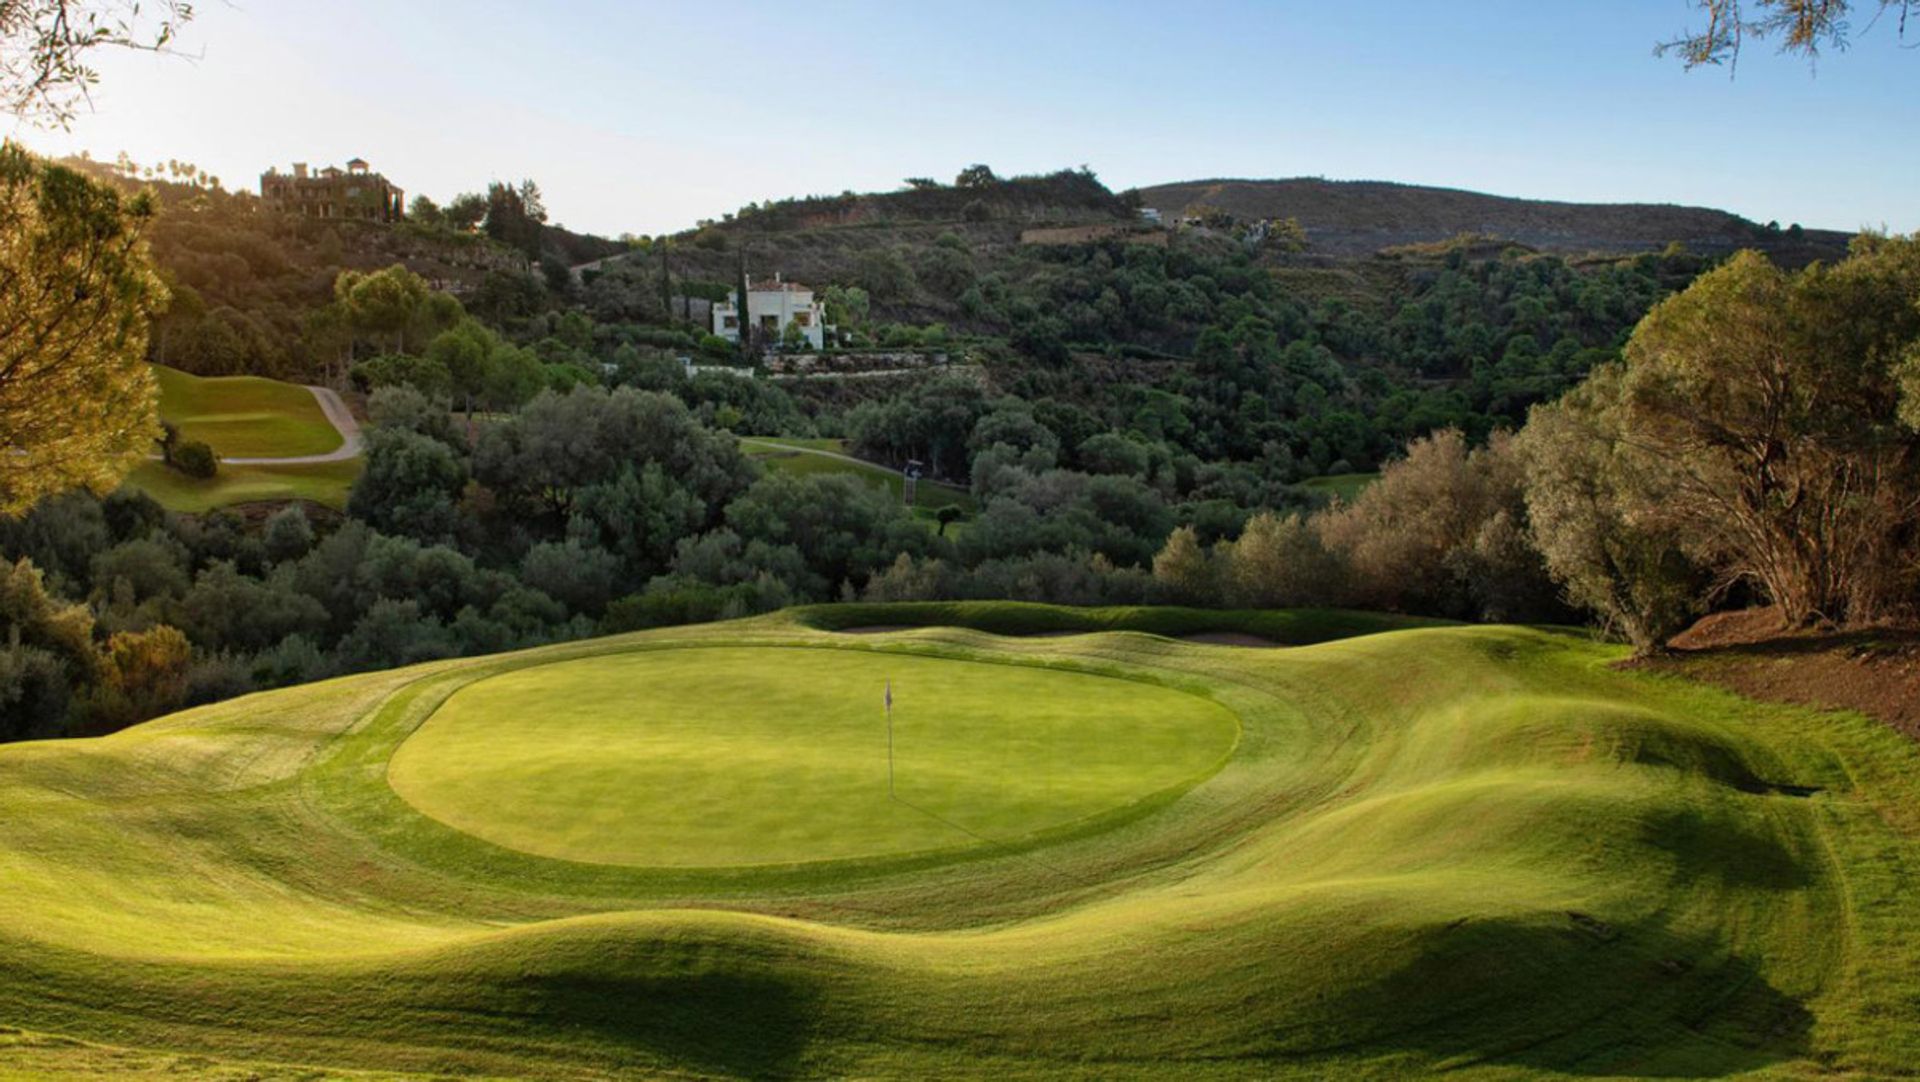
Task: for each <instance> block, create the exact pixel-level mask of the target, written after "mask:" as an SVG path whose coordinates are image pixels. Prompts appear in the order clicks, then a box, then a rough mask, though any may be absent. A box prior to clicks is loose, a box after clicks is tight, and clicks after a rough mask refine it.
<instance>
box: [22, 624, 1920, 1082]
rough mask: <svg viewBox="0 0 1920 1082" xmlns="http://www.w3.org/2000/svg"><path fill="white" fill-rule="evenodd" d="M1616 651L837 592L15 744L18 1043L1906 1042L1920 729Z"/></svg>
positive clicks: (1704, 1059)
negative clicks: (1227, 641) (1641, 665)
mask: <svg viewBox="0 0 1920 1082" xmlns="http://www.w3.org/2000/svg"><path fill="white" fill-rule="evenodd" d="M832 628H847V629H859V630H860V631H861V632H862V633H860V634H849V633H844V632H839V631H834V630H831V629H832ZM989 629H990V630H989ZM1209 632H1211V633H1216V634H1219V633H1235V634H1238V635H1242V636H1245V635H1259V636H1260V637H1261V638H1263V639H1265V640H1267V641H1269V642H1274V643H1286V644H1287V645H1286V646H1284V647H1280V648H1273V649H1248V648H1244V647H1240V646H1232V645H1211V644H1207V643H1202V642H1190V641H1185V640H1184V639H1183V638H1181V637H1180V636H1188V635H1195V634H1202V633H1209ZM1623 656H1624V651H1623V650H1621V649H1619V648H1616V647H1612V646H1606V645H1601V644H1597V643H1595V642H1593V641H1591V640H1590V639H1589V638H1588V637H1587V636H1585V635H1584V634H1576V633H1570V632H1563V631H1555V630H1549V629H1530V628H1519V627H1488V626H1452V625H1436V624H1433V623H1432V622H1430V621H1409V620H1402V619H1399V618H1395V617H1388V616H1377V615H1366V614H1354V613H1339V612H1315V611H1304V612H1249V613H1221V612H1203V611H1200V610H1183V609H1151V608H1141V609H1134V608H1111V609H1059V608H1051V607H1047V606H1039V605H1016V604H1003V603H940V604H926V605H898V606H886V605H852V606H823V607H818V608H809V609H799V610H789V611H786V612H781V613H775V614H771V615H768V616H763V617H756V618H753V619H749V620H740V621H733V622H728V623H718V624H709V625H700V626H690V627H675V628H666V629H659V630H654V631H648V632H641V633H636V634H631V635H622V636H614V637H610V638H604V639H598V640H591V641H584V642H575V643H565V644H559V645H554V646H548V647H542V648H539V649H536V650H528V651H521V652H518V653H513V654H503V655H497V656H491V657H479V658H468V659H459V660H448V661H438V662H432V663H428V664H423V665H418V666H413V667H410V668H405V669H398V670H393V671H389V672H377V673H367V674H362V675H358V676H351V677H346V678H343V679H337V680H330V681H325V682H322V683H317V684H312V685H307V686H302V687H297V688H290V689H286V690H281V691H274V692H268V693H264V694H258V695H251V696H247V697H244V698H240V699H234V700H230V701H227V702H222V703H218V704H215V705H211V706H206V707H200V708H196V709H193V710H188V711H184V712H181V713H178V714H175V715H172V716H169V717H165V718H161V719H158V720H156V721H153V722H149V723H146V724H144V725H140V726H136V727H134V728H132V729H128V730H126V731H123V732H120V733H116V734H114V735H112V736H109V737H105V738H101V739H93V740H65V741H46V742H40V743H25V744H13V745H7V746H4V747H0V889H3V890H4V899H5V903H6V904H5V905H0V1077H9V1072H11V1073H12V1075H15V1076H20V1077H45V1076H49V1075H51V1076H56V1077H71V1076H79V1077H91V1076H105V1077H114V1076H116V1075H118V1074H121V1073H123V1072H134V1073H135V1074H134V1076H135V1077H156V1078H158V1077H174V1078H183V1077H184V1078H201V1077H214V1078H220V1077H231V1078H246V1077H259V1078H269V1079H280V1078H286V1079H294V1078H325V1077H334V1076H335V1075H334V1072H349V1071H368V1072H375V1074H374V1075H373V1077H380V1078H420V1079H425V1078H446V1077H500V1078H539V1079H550V1078H559V1079H588V1078H634V1079H651V1078H660V1077H692V1078H716V1077H717V1078H789V1077H802V1078H847V1077H857V1078H929V1077H980V1076H987V1075H991V1076H999V1077H1005V1078H1009V1079H1025V1078H1059V1079H1076V1080H1077V1079H1090V1078H1099V1079H1103V1080H1104V1079H1140V1080H1146V1079H1160V1078H1169V1077H1175V1078H1182V1079H1187V1078H1197V1079H1260V1080H1265V1079H1274V1078H1281V1079H1301V1080H1307V1079H1314V1080H1318V1079H1326V1078H1339V1079H1376V1080H1395V1082H1397V1080H1401V1079H1407V1078H1417V1077H1427V1076H1431V1075H1435V1074H1442V1073H1444V1074H1446V1075H1447V1076H1448V1077H1450V1078H1463V1079H1473V1080H1486V1082H1513V1080H1522V1079H1541V1080H1548V1079H1552V1080H1565V1079H1574V1078H1580V1079H1603V1078H1646V1077H1658V1078H1674V1079H1680V1078H1745V1079H1754V1080H1760V1079H1784V1078H1795V1079H1797V1078H1815V1077H1822V1078H1824V1077H1834V1078H1858V1079H1868V1078H1872V1079H1880V1078H1895V1077H1911V1076H1912V1070H1913V1065H1914V1064H1916V1063H1920V930H1916V928H1915V922H1914V920H1913V919H1912V916H1911V914H1912V912H1913V899H1914V898H1915V897H1916V896H1920V810H1916V809H1920V752H1916V749H1915V748H1914V746H1913V744H1912V743H1911V742H1910V741H1908V740H1907V739H1906V738H1905V737H1902V736H1901V735H1899V734H1897V733H1894V732H1892V731H1890V730H1888V729H1887V728H1886V727H1884V726H1882V725H1880V724H1878V723H1875V722H1873V721H1870V720H1868V719H1866V718H1863V717H1859V716H1857V715H1847V714H1823V713H1818V712H1815V711H1811V710H1805V709H1800V708H1791V707H1784V706H1769V705H1762V704H1758V703H1754V702H1751V701H1748V700H1744V699H1741V698H1739V697H1737V696H1735V695H1732V694H1730V693H1728V692H1725V691H1721V690H1718V689H1715V688H1711V687H1706V686H1702V685H1695V684H1690V683H1686V682H1683V681H1680V680H1677V679H1674V678H1671V677H1663V676H1654V675H1649V674H1647V673H1644V672H1638V671H1627V670H1622V669H1619V668H1616V667H1615V666H1614V663H1615V662H1617V661H1619V660H1620V659H1621V658H1622V657H1623ZM889 680H891V681H892V684H893V690H894V697H895V713H894V722H895V726H894V727H895V733H894V735H895V740H896V744H895V766H896V778H895V781H896V792H895V797H896V799H891V800H890V799H889V798H888V797H887V794H886V773H885V768H886V750H885V749H886V745H885V736H886V727H885V713H884V706H883V694H884V689H885V687H886V685H887V681H889ZM9 1027H11V1029H9ZM13 1031H19V1032H13ZM349 1077H354V1076H351V1075H349Z"/></svg>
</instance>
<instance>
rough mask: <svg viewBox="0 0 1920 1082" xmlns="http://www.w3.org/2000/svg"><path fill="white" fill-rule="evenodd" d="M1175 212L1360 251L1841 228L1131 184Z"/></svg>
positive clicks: (1439, 196)
mask: <svg viewBox="0 0 1920 1082" xmlns="http://www.w3.org/2000/svg"><path fill="white" fill-rule="evenodd" d="M1133 191H1134V193H1135V194H1137V195H1138V196H1139V198H1140V201H1141V203H1142V205H1144V206H1149V207H1153V208H1155V209H1157V210H1159V211H1160V212H1161V214H1162V216H1163V217H1168V218H1172V217H1176V216H1179V215H1181V214H1184V213H1186V212H1188V211H1190V210H1191V209H1192V208H1194V207H1197V206H1200V205H1203V204H1204V205H1210V206H1213V207H1217V208H1219V209H1221V210H1224V211H1226V212H1228V213H1229V214H1232V215H1234V216H1235V217H1238V218H1245V219H1258V218H1297V219H1299V221H1300V224H1301V225H1302V226H1304V227H1305V228H1306V231H1307V238H1308V242H1309V245H1310V250H1312V251H1317V252H1321V253H1325V254H1336V255H1365V254H1370V253H1372V252H1375V251H1378V250H1380V249H1383V248H1391V247H1396V246H1400V245H1407V244H1427V243H1435V242H1440V241H1446V240H1449V239H1451V238H1453V237H1456V236H1459V235H1461V234H1479V235H1485V236H1494V237H1499V238H1501V239H1505V240H1510V241H1514V242H1517V243H1520V244H1524V245H1527V246H1529V247H1533V248H1538V249H1540V250H1542V251H1548V252H1557V253H1562V254H1585V253H1587V252H1618V251H1647V250H1657V249H1660V248H1664V247H1665V246H1666V245H1667V244H1669V243H1671V242H1674V241H1679V242H1681V243H1682V244H1685V245H1686V246H1687V247H1689V248H1691V249H1694V250H1696V251H1701V252H1705V253H1710V254H1718V253H1722V252H1726V251H1731V250H1733V249H1735V248H1741V247H1756V248H1760V249H1762V250H1764V251H1767V252H1768V253H1769V254H1773V255H1775V256H1776V257H1778V258H1781V259H1782V260H1783V261H1786V262H1806V261H1810V260H1811V259H1818V258H1831V257H1833V256H1837V255H1839V254H1841V253H1843V252H1844V251H1845V248H1846V242H1847V240H1848V237H1849V234H1847V233H1843V232H1840V231H1837V230H1829V229H1799V230H1797V231H1796V230H1795V229H1794V228H1792V227H1788V228H1786V229H1775V228H1770V227H1769V226H1768V225H1762V224H1759V223H1755V222H1753V221H1750V220H1749V219H1747V218H1744V217H1742V216H1740V215H1738V214H1735V213H1733V212H1731V211H1727V210H1721V209H1718V208H1713V207H1703V206H1694V205H1689V204H1682V203H1645V202H1623V203H1588V202H1575V201H1570V200H1555V199H1535V198H1529V197H1523V196H1510V195H1496V194H1493V193H1489V192H1482V191H1475V190H1472V189H1468V188H1454V187H1444V186H1438V185H1427V184H1411V183H1407V182H1403V181H1393V180H1330V179H1327V178H1325V177H1304V176H1303V177H1280V178H1270V179H1255V178H1239V177H1211V178H1207V179H1197V180H1183V181H1169V182H1165V183H1160V184H1153V185H1148V186H1145V187H1141V188H1136V189H1134V190H1133Z"/></svg>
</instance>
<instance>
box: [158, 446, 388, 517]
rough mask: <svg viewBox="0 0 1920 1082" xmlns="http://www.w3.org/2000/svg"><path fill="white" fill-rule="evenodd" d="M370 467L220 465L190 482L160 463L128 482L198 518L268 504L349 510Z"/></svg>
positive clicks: (348, 462) (351, 462)
mask: <svg viewBox="0 0 1920 1082" xmlns="http://www.w3.org/2000/svg"><path fill="white" fill-rule="evenodd" d="M364 468H366V459H364V458H349V459H345V460H343V461H340V462H313V463H303V464H297V465H291V466H237V465H234V464H233V463H230V462H222V463H221V464H220V472H218V473H216V474H214V475H213V476H212V477H208V478H204V479H202V478H198V477H188V476H187V475H186V474H184V473H181V472H180V471H179V470H175V469H170V468H168V467H167V466H166V465H164V464H163V463H160V462H152V461H148V462H142V463H140V464H139V465H138V466H135V467H134V468H133V472H132V473H129V474H128V475H127V480H126V483H127V484H129V485H132V486H133V487H135V488H138V489H140V490H142V491H144V492H145V493H146V494H147V495H149V496H152V497H153V498H154V499H156V500H158V501H160V503H161V505H162V506H164V507H166V508H167V510H169V511H186V512H190V513H194V514H198V513H200V512H203V511H211V510H213V509H214V508H216V507H229V506H232V505H233V504H236V503H256V502H262V501H269V500H272V501H281V500H312V501H313V502H314V503H319V504H325V505H326V506H328V507H335V508H344V507H346V506H347V494H348V493H349V492H350V491H351V490H352V488H353V482H354V479H355V478H357V477H359V476H360V471H361V470H362V469H364Z"/></svg>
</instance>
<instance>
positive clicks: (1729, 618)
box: [1630, 609, 1920, 740]
mask: <svg viewBox="0 0 1920 1082" xmlns="http://www.w3.org/2000/svg"><path fill="white" fill-rule="evenodd" d="M1669 645H1670V646H1671V647H1672V648H1673V650H1674V653H1673V654H1671V655H1669V656H1667V657H1663V658H1653V659H1649V660H1646V661H1639V662H1632V663H1630V665H1631V667H1634V668H1644V669H1650V670H1653V671H1664V672H1673V673H1678V674H1680V675H1683V676H1687V677H1690V678H1692V679H1696V680H1704V681H1706V682H1708V683H1711V684H1718V685H1719V686H1721V687H1724V688H1728V689H1730V690H1733V691H1736V692H1739V693H1740V694H1742V695H1746V696H1748V697H1750V698H1754V699H1762V700H1767V701H1772V702H1783V703H1794V704H1797V705H1802V706H1814V707H1821V708H1824V709H1829V710H1856V711H1859V712H1860V713H1863V714H1866V715H1868V716H1870V717H1874V718H1878V719H1879V720H1881V721H1883V722H1885V723H1887V724H1888V725H1891V726H1892V727H1894V728H1895V729H1898V730H1900V731H1901V732H1902V733H1905V734H1906V735H1907V736H1909V737H1912V738H1914V739H1916V740H1920V629H1916V628H1913V627H1899V626H1887V627H1868V628H1859V629H1850V630H1846V631H1835V630H1831V629H1811V630H1806V631H1787V630H1783V628H1782V626H1781V620H1780V615H1779V613H1778V612H1776V611H1775V610H1773V609H1747V610H1744V611H1740V612H1726V613H1715V614H1713V615H1712V616H1708V617H1706V618H1705V619H1703V620H1701V621H1700V622H1699V623H1697V624H1695V625H1694V626H1693V627H1691V628H1688V629H1687V630H1686V631H1684V632H1682V633H1681V634H1679V635H1677V636H1675V637H1674V639H1673V640H1672V642H1671V643H1669Z"/></svg>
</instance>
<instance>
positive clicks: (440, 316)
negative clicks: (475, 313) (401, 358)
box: [333, 263, 460, 353]
mask: <svg viewBox="0 0 1920 1082" xmlns="http://www.w3.org/2000/svg"><path fill="white" fill-rule="evenodd" d="M333 297H334V302H335V303H336V304H338V305H339V306H340V309H341V311H342V312H344V313H345V315H346V317H347V320H348V322H349V324H350V325H351V326H352V327H353V329H354V330H355V331H356V332H357V333H359V334H362V335H365V336H367V337H370V338H375V339H379V338H383V337H384V338H385V339H386V340H387V342H388V344H389V346H390V348H391V349H392V350H393V352H395V353H405V352H407V336H408V335H409V334H413V335H414V336H415V337H416V338H418V337H431V336H432V335H434V334H436V333H438V332H439V331H441V330H443V329H445V328H446V327H450V326H452V325H453V323H454V322H455V321H456V320H457V319H458V318H459V317H460V302H459V301H457V300H454V299H453V298H452V297H451V296H448V295H447V294H444V293H436V292H434V290H433V288H432V287H431V286H429V285H428V284H427V280H426V279H425V278H422V277H420V276H419V275H417V274H415V273H413V272H412V271H410V270H408V269H407V268H406V267H404V266H402V265H400V264H398V263H395V264H394V265H393V266H391V267H387V268H385V269H383V270H377V271H371V272H368V271H355V270H349V271H342V272H341V273H340V277H338V278H336V279H334V283H333Z"/></svg>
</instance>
